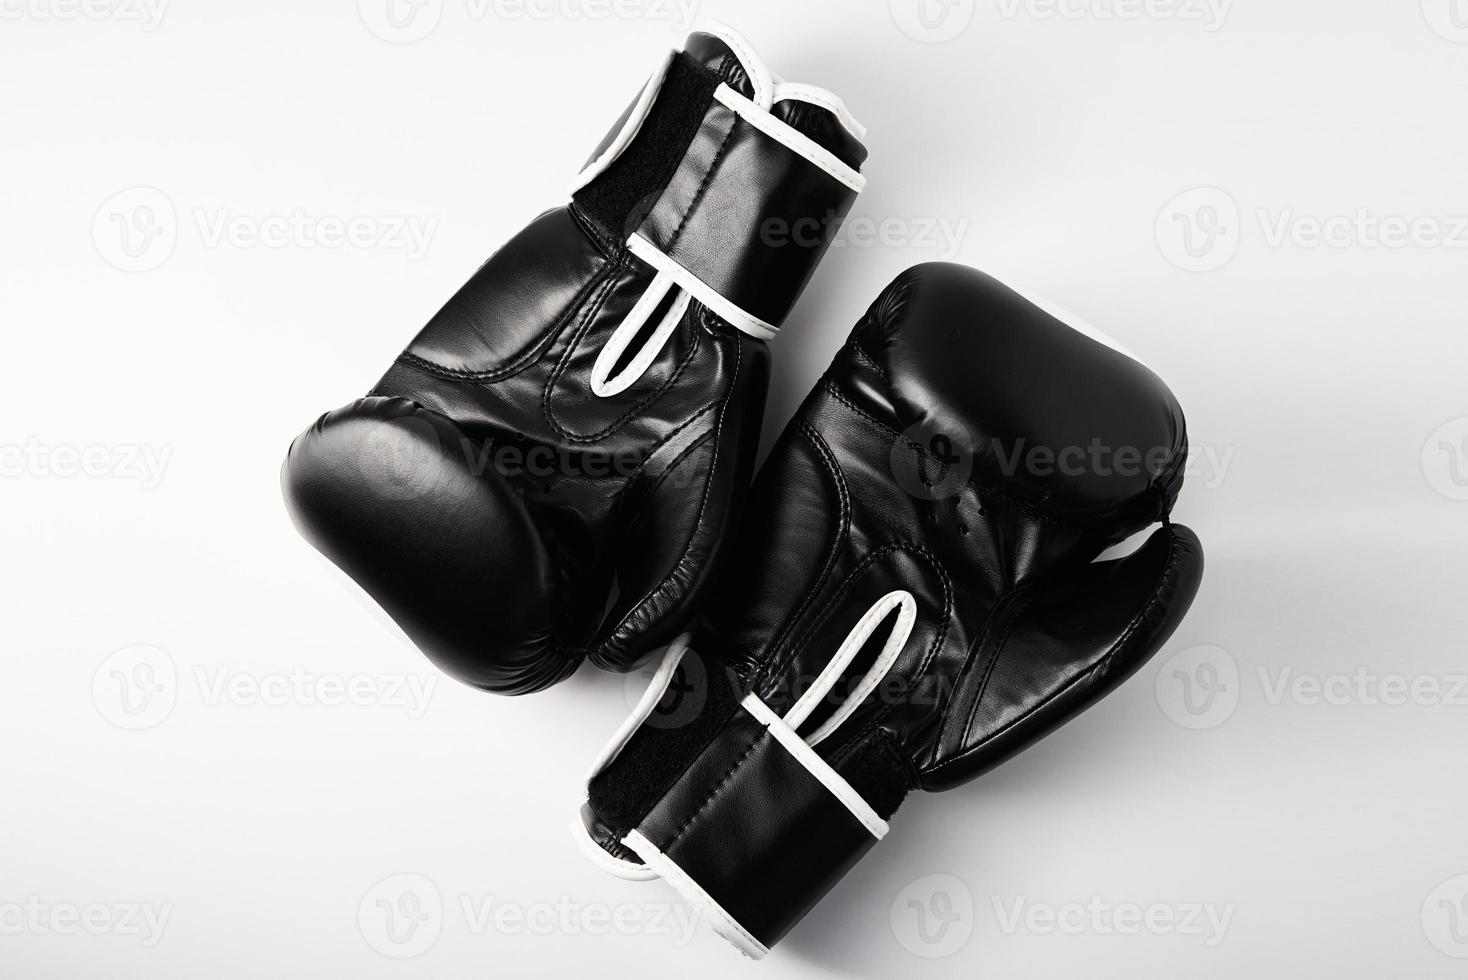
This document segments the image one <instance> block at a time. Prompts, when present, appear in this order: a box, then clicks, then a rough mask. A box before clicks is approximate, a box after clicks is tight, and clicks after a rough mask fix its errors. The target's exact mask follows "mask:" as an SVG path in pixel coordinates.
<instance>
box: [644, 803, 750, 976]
mask: <svg viewBox="0 0 1468 980" xmlns="http://www.w3.org/2000/svg"><path fill="white" fill-rule="evenodd" d="M622 843H623V844H626V845H627V846H628V847H629V848H631V849H632V850H633V852H635V853H636V854H637V856H638V857H640V858H642V860H643V861H645V862H647V866H648V867H649V868H651V869H652V870H654V871H656V872H657V873H658V876H659V877H661V878H662V879H663V880H664V881H666V882H667V883H668V884H670V885H672V886H673V887H674V888H675V889H676V890H677V891H678V893H679V894H680V895H682V896H683V897H684V898H686V899H688V902H689V904H690V905H692V906H693V907H694V908H695V909H696V910H697V911H698V913H699V915H701V916H703V917H704V918H706V919H707V920H708V923H709V925H711V926H713V927H714V931H715V932H717V933H718V934H719V935H721V936H723V937H724V938H725V939H727V940H729V942H731V943H733V944H734V946H735V947H736V948H737V949H738V950H739V951H740V952H741V953H743V954H744V955H745V956H748V957H749V958H750V959H755V960H757V959H761V958H762V957H763V956H764V955H765V954H766V953H768V952H769V951H770V950H769V948H768V947H767V946H765V944H764V943H762V942H760V941H759V940H758V939H756V938H754V936H753V935H751V934H750V932H749V930H748V929H746V928H744V927H743V926H741V925H740V924H739V922H738V920H736V919H735V918H734V916H732V915H730V914H729V913H728V912H727V911H725V910H724V907H723V906H722V905H720V904H719V903H718V902H716V901H714V898H713V896H712V895H710V894H709V893H708V892H706V891H704V890H703V887H702V886H701V885H699V883H698V882H696V881H694V880H693V879H692V878H690V877H689V876H688V872H686V871H684V870H683V869H682V868H680V867H678V865H677V864H676V863H674V862H673V861H672V860H671V859H670V858H669V857H668V856H667V855H666V854H664V853H663V852H662V851H660V850H659V849H658V847H657V845H656V844H654V843H653V842H652V841H650V840H648V839H647V838H646V837H644V836H642V834H640V833H638V832H637V831H635V830H633V831H630V832H629V833H628V834H627V836H626V837H624V838H622Z"/></svg>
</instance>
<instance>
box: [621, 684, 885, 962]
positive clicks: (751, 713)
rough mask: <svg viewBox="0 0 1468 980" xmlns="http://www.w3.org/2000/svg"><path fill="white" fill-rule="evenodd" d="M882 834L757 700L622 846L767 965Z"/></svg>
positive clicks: (862, 805)
mask: <svg viewBox="0 0 1468 980" xmlns="http://www.w3.org/2000/svg"><path fill="white" fill-rule="evenodd" d="M886 833H887V824H886V823H885V822H884V821H883V820H882V819H881V818H880V817H879V816H878V815H877V813H876V812H875V811H874V810H873V809H872V808H871V807H870V806H869V805H868V804H867V803H866V801H865V800H863V799H862V798H861V796H860V795H858V794H857V792H856V791H855V790H854V789H853V788H852V787H851V786H850V784H848V783H847V782H846V781H845V780H844V779H843V778H842V777H841V776H840V775H839V774H838V773H837V772H836V771H835V770H834V769H832V768H831V767H830V766H829V765H828V764H827V763H826V762H825V761H824V760H823V759H822V758H821V757H820V756H819V755H817V754H816V752H815V751H814V750H812V749H811V748H810V747H809V746H808V745H806V743H805V742H804V741H802V740H801V738H800V736H799V735H797V734H796V733H795V731H794V729H792V728H791V727H790V725H788V724H787V723H786V722H785V721H784V720H782V719H780V718H778V717H776V716H775V714H774V713H773V712H772V711H770V709H769V708H768V707H767V706H766V705H765V704H764V702H762V701H761V700H759V698H758V697H756V696H754V695H750V696H748V697H746V698H745V699H744V701H743V702H742V703H741V705H740V710H739V711H738V712H736V713H735V715H734V717H733V718H732V719H731V720H730V721H729V722H728V724H726V725H725V726H724V728H723V729H722V730H721V731H720V733H719V735H718V737H716V738H715V739H714V740H713V741H712V742H711V743H710V744H709V745H708V746H707V747H706V748H705V749H704V751H703V752H702V753H701V754H700V755H699V756H698V758H697V759H696V760H695V761H694V763H693V764H692V765H691V766H689V767H688V768H687V770H685V771H684V773H683V774H682V775H681V776H680V777H679V778H678V780H677V781H676V782H675V783H674V784H673V786H672V787H671V789H669V791H668V792H667V793H666V794H665V795H664V796H663V798H662V799H661V800H660V801H659V802H658V803H657V805H655V806H654V807H653V808H652V809H651V810H650V811H649V812H648V813H647V815H646V816H645V817H644V818H643V820H642V821H641V823H640V824H639V825H638V826H637V828H636V829H635V830H633V831H631V832H630V833H628V834H627V835H626V837H625V838H624V839H623V843H624V844H625V845H626V846H627V847H628V848H630V849H631V850H632V851H634V852H635V853H636V854H637V856H638V857H640V858H641V859H642V860H643V861H644V862H645V863H646V865H647V867H648V868H649V869H650V870H651V871H653V872H655V873H657V874H658V875H660V876H661V877H662V878H664V879H665V880H666V881H668V882H669V883H670V884H671V885H673V886H674V887H675V888H676V889H678V891H680V892H681V893H682V894H683V895H684V896H685V897H686V898H687V899H688V900H689V901H690V902H692V903H693V904H694V905H695V907H697V908H698V909H699V910H700V911H701V912H702V913H703V915H704V916H705V917H706V918H707V920H708V921H709V922H710V923H711V924H712V925H713V926H714V927H715V928H716V929H717V930H718V931H719V932H720V933H721V934H722V935H724V936H725V937H726V938H727V939H729V940H730V941H731V942H733V943H734V944H735V945H736V946H738V947H739V948H740V949H741V950H743V951H744V952H745V953H747V954H748V955H750V956H753V957H760V956H763V955H764V954H765V952H766V951H768V949H769V947H771V946H773V945H774V944H775V943H776V942H778V941H779V940H780V938H781V937H783V936H784V935H785V934H786V933H787V932H788V931H789V930H790V929H791V928H792V927H793V926H794V925H795V924H796V923H797V922H799V921H800V919H801V918H802V917H803V916H804V915H805V913H806V912H808V911H809V910H810V909H811V908H812V907H813V906H814V905H815V904H816V902H818V901H819V900H820V899H821V897H822V896H823V895H825V894H826V892H827V891H829V890H830V888H831V887H832V886H833V885H834V884H835V883H836V882H837V881H839V880H840V879H841V877H842V876H843V875H845V873H846V872H847V871H848V870H849V869H850V868H851V867H852V866H853V865H854V864H855V863H856V862H857V861H858V860H859V859H860V858H861V857H862V855H864V854H865V853H866V852H867V850H869V849H870V848H871V846H872V845H873V844H875V843H876V842H877V841H878V840H880V839H881V838H882V837H883V836H885V835H886Z"/></svg>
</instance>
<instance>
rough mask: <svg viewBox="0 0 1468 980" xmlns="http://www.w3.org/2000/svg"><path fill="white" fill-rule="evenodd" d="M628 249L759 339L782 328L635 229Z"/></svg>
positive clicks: (704, 303)
mask: <svg viewBox="0 0 1468 980" xmlns="http://www.w3.org/2000/svg"><path fill="white" fill-rule="evenodd" d="M627 250H628V251H629V252H631V253H632V254H633V255H635V256H637V257H638V258H639V259H641V260H642V261H644V262H646V263H647V264H648V265H650V266H652V267H653V268H654V269H656V270H657V271H658V272H660V273H665V274H666V275H667V276H668V277H669V278H670V279H672V280H673V282H675V283H677V284H678V286H679V287H680V288H681V289H683V290H685V291H686V292H688V293H689V294H690V295H692V296H693V298H694V299H696V300H698V301H699V302H700V303H702V304H703V305H704V306H707V307H708V308H709V309H711V310H713V311H714V312H715V313H716V314H718V315H719V316H720V317H722V318H723V319H725V320H727V321H729V323H730V324H732V325H733V326H734V327H735V328H736V329H738V330H741V331H743V332H744V333H747V334H749V335H750V336H751V337H756V338H758V339H760V340H771V339H773V338H774V336H775V335H776V334H777V333H779V332H780V328H779V327H776V326H775V325H774V324H771V323H766V322H765V321H763V320H761V319H760V318H759V317H757V316H754V315H753V314H751V313H746V312H745V311H744V310H741V309H740V308H739V307H737V306H735V305H734V304H733V303H731V302H730V301H729V300H727V299H725V298H724V297H723V296H722V295H721V294H720V293H718V292H717V291H716V290H715V289H714V288H713V287H712V286H710V285H709V284H708V283H706V282H704V281H703V280H702V279H700V278H698V277H697V276H695V275H694V274H693V273H691V272H689V271H688V270H687V269H685V268H683V267H682V266H681V265H679V264H678V263H677V262H675V261H673V259H672V258H670V257H669V256H668V255H667V254H666V253H665V252H663V251H662V250H661V249H659V248H658V247H657V246H656V245H654V244H653V243H652V242H650V241H648V240H647V239H646V238H644V237H643V236H642V235H640V234H638V233H637V232H635V231H634V232H633V233H632V235H631V236H630V237H629V238H628V239H627Z"/></svg>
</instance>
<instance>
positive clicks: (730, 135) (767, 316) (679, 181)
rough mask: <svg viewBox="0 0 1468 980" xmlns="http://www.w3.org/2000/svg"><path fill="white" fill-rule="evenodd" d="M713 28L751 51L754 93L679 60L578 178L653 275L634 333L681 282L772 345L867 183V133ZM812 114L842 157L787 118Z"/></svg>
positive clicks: (655, 80)
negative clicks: (820, 116) (828, 121)
mask: <svg viewBox="0 0 1468 980" xmlns="http://www.w3.org/2000/svg"><path fill="white" fill-rule="evenodd" d="M705 33H710V34H713V35H714V36H716V37H718V38H720V39H721V40H723V41H725V42H726V43H727V44H729V45H730V47H731V48H732V49H733V50H735V51H745V52H746V54H745V58H744V60H743V62H742V67H743V68H744V69H745V71H746V72H747V76H746V78H747V85H746V84H741V86H740V87H741V88H746V89H747V90H748V91H749V93H750V94H749V95H745V94H744V93H742V92H740V91H737V90H736V89H735V88H734V87H732V86H731V85H730V84H729V83H727V82H724V81H720V79H719V78H718V77H717V76H716V75H715V74H714V72H712V71H710V70H709V69H708V68H706V67H704V66H703V65H701V64H699V63H698V61H697V60H696V59H695V58H693V57H691V56H690V55H689V54H688V53H686V52H681V51H675V52H671V53H670V54H669V55H668V56H667V58H665V59H664V61H663V63H662V65H661V66H660V67H659V68H658V70H657V71H656V72H655V73H654V74H653V77H652V78H651V79H650V80H649V81H648V83H647V84H646V85H645V86H644V88H643V90H642V92H641V94H640V95H639V96H638V98H637V99H636V101H634V103H633V104H632V106H631V107H630V108H629V109H628V110H627V111H626V112H625V113H624V114H623V116H622V118H621V119H620V120H619V121H618V123H617V125H616V126H614V127H613V129H612V131H611V132H610V133H609V134H608V135H607V136H606V138H605V139H603V140H602V142H601V144H600V145H599V146H598V147H597V149H596V151H595V152H594V153H593V155H592V159H591V161H590V162H589V163H588V164H587V165H586V166H585V167H584V168H583V170H582V171H581V173H580V175H578V177H577V179H576V182H575V185H574V187H573V200H574V202H575V204H576V207H577V210H578V211H579V212H580V213H581V214H582V215H584V216H585V217H587V218H589V219H590V220H591V222H592V223H593V224H594V225H596V226H597V231H598V232H599V236H598V237H600V238H601V239H602V240H603V244H604V245H605V246H606V247H608V248H611V249H617V248H620V247H624V246H625V248H626V249H627V250H628V251H630V252H631V253H632V254H633V255H634V256H636V258H637V259H638V260H639V261H641V262H642V263H643V264H645V265H646V266H648V267H649V268H650V269H651V270H652V272H653V273H654V274H655V278H654V280H653V283H652V285H651V286H650V287H649V288H648V291H647V293H646V294H645V299H646V300H647V301H646V302H645V303H643V304H639V308H638V309H637V310H634V311H633V313H632V314H631V315H629V316H628V321H629V324H628V326H627V332H628V333H629V334H631V333H634V332H635V331H636V330H637V329H638V328H639V327H640V326H641V322H642V321H645V320H646V319H647V317H649V316H650V315H652V313H653V312H654V310H655V309H656V308H657V307H659V306H660V305H661V303H662V300H663V298H664V297H665V296H666V295H667V294H668V293H669V292H670V291H672V290H674V289H675V288H676V289H681V290H682V291H683V293H685V294H687V295H688V296H690V297H691V298H693V299H695V300H697V301H698V302H700V303H702V304H703V305H705V306H707V307H708V308H709V309H710V310H712V311H713V312H714V313H716V314H718V315H719V316H720V317H722V318H723V319H725V320H727V321H728V322H729V323H730V324H732V325H733V326H735V327H737V328H738V329H740V330H742V331H744V332H745V333H747V334H750V335H752V336H754V337H758V338H760V339H763V340H768V339H770V338H771V337H773V336H774V335H775V333H776V331H777V330H778V329H779V327H780V324H781V323H782V322H784V320H785V317H786V316H787V315H788V314H789V312H790V310H791V308H792V307H793V306H794V305H795V301H796V299H797V298H798V297H799V295H800V292H801V290H802V289H803V288H804V287H805V284H806V282H807V281H808V280H809V279H810V277H811V275H812V273H814V271H815V267H816V265H817V263H819V262H820V260H821V257H822V256H823V255H824V254H825V251H826V249H827V247H829V245H830V242H831V238H832V236H833V235H834V233H835V231H836V229H837V228H838V227H839V226H840V223H841V220H842V219H843V218H844V217H845V215H846V213H847V211H849V210H850V208H851V204H852V202H853V201H854V200H855V199H856V195H857V194H858V193H859V192H860V191H861V189H862V187H863V186H864V183H865V179H864V178H863V177H862V175H861V174H860V173H859V172H858V170H857V167H858V166H859V164H860V162H861V159H860V157H861V156H862V155H863V154H864V151H863V150H861V149H860V148H859V144H858V143H856V142H855V141H856V140H858V139H859V138H860V136H861V133H862V127H861V126H860V124H858V123H857V122H856V121H855V120H854V119H853V118H852V117H851V115H850V113H848V112H847V111H846V109H845V107H844V106H842V105H841V103H840V101H839V100H838V99H837V98H836V97H835V96H834V95H831V94H830V93H827V92H825V91H823V90H820V89H816V88H813V87H811V86H807V85H791V84H788V83H784V82H777V81H775V80H774V77H773V76H772V75H771V74H770V73H769V72H768V70H767V69H765V68H764V66H763V63H762V62H759V61H758V59H756V58H754V57H753V55H752V54H750V53H748V51H747V45H745V44H744V42H743V41H742V39H740V38H739V37H738V35H736V34H734V33H733V32H731V31H727V30H724V29H720V28H712V29H710V30H708V31H706V32H705ZM809 107H815V108H816V109H819V110H822V111H823V112H825V113H829V114H830V116H831V117H833V118H834V119H836V120H838V121H839V123H840V126H841V127H842V128H843V129H844V130H845V132H839V133H835V134H831V136H832V138H831V139H830V140H829V142H831V143H833V144H834V145H835V146H836V149H834V150H833V149H829V148H827V147H826V146H823V145H821V144H820V143H818V142H817V141H816V140H814V139H812V138H811V137H810V136H808V135H806V134H805V133H803V132H801V131H800V130H798V129H796V128H795V127H794V126H792V125H790V123H789V122H787V121H786V119H787V118H793V117H794V116H793V114H799V113H802V112H806V110H807V109H808V108H809ZM782 117H783V118H782ZM843 157H844V158H843ZM675 309H676V308H675ZM677 312H679V313H681V310H677ZM632 321H637V322H632ZM611 346H614V345H609V347H611ZM615 359H616V355H615V354H613V355H611V357H610V360H615Z"/></svg>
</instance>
